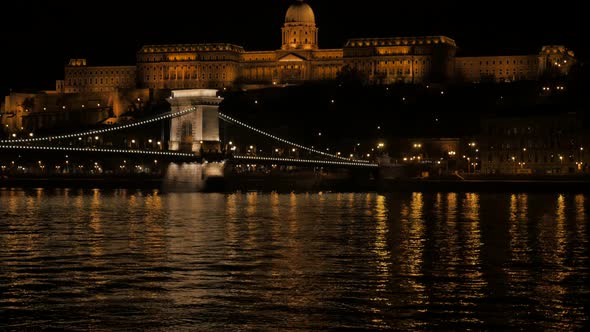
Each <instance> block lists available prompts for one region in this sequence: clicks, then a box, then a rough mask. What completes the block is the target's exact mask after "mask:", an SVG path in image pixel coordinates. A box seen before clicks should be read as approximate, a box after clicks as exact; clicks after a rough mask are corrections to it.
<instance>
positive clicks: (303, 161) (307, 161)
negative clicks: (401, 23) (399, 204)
mask: <svg viewBox="0 0 590 332" xmlns="http://www.w3.org/2000/svg"><path fill="white" fill-rule="evenodd" d="M231 159H233V160H239V161H247V162H257V161H258V162H260V161H266V162H276V163H290V164H315V165H333V166H355V167H375V168H377V167H379V165H378V164H374V163H368V162H358V161H354V160H351V161H332V160H316V159H291V158H274V157H255V156H239V155H237V156H236V155H234V156H232V158H231Z"/></svg>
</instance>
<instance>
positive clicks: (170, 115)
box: [0, 107, 370, 164]
mask: <svg viewBox="0 0 590 332" xmlns="http://www.w3.org/2000/svg"><path fill="white" fill-rule="evenodd" d="M196 110H197V108H196V107H191V108H189V109H186V110H182V111H178V112H168V113H164V114H161V115H158V116H156V117H154V118H151V119H146V120H141V121H138V122H134V123H128V124H121V125H115V126H113V127H110V128H104V129H95V130H89V131H85V132H80V133H74V134H64V135H55V136H46V137H34V138H23V139H12V140H0V144H16V143H35V142H43V141H52V140H59V139H68V138H79V137H83V136H91V135H97V134H104V133H108V132H114V131H118V130H123V129H129V128H134V127H139V126H143V125H146V124H150V123H154V122H159V121H162V120H166V119H171V118H176V117H180V116H183V115H186V114H188V113H192V112H195V111H196ZM218 117H219V118H220V119H222V120H224V121H228V122H231V123H234V124H237V125H240V126H242V127H245V128H247V129H250V130H253V131H255V132H257V133H259V134H261V135H264V136H267V137H270V138H272V139H274V140H276V141H279V142H282V143H285V144H289V145H291V146H295V147H297V148H299V149H303V150H306V151H309V152H312V153H316V154H319V155H322V156H325V157H330V158H334V159H339V160H344V161H346V162H352V163H359V164H370V161H367V160H361V159H353V160H349V159H348V158H344V157H341V156H337V155H333V154H330V153H326V152H323V151H319V150H316V149H313V148H309V147H306V146H303V145H301V144H297V143H294V142H291V141H288V140H286V139H283V138H280V137H278V136H275V135H273V134H270V133H267V132H265V131H263V130H260V129H258V128H255V127H252V126H250V125H248V124H246V123H244V122H241V121H239V120H237V119H234V118H232V117H230V116H228V115H225V114H223V113H221V112H218ZM8 147H12V148H18V147H20V146H19V145H10V146H8V145H7V146H3V148H8ZM40 148H50V147H40ZM63 149H66V148H63ZM68 149H77V148H68ZM79 149H81V150H69V151H96V152H101V151H100V150H104V152H113V151H117V152H120V153H136V152H137V151H140V150H110V149H94V150H92V149H86V148H79ZM55 150H58V149H57V147H56V149H55ZM64 151H68V150H64ZM121 151H136V152H121ZM137 153H139V152H137ZM187 155H188V154H187Z"/></svg>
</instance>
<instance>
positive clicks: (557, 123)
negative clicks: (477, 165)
mask: <svg viewBox="0 0 590 332" xmlns="http://www.w3.org/2000/svg"><path fill="white" fill-rule="evenodd" d="M583 124H584V119H583V117H582V115H581V114H579V113H567V114H554V115H539V116H528V117H494V118H487V119H485V120H484V121H483V126H482V133H481V136H480V137H479V138H478V141H479V149H480V153H481V157H480V159H481V172H482V173H484V174H560V175H563V174H575V173H585V172H587V171H588V163H589V162H590V153H587V152H588V151H587V150H589V149H590V148H589V147H588V144H589V143H590V139H589V138H590V137H589V135H588V132H587V130H586V129H585V128H584V126H583Z"/></svg>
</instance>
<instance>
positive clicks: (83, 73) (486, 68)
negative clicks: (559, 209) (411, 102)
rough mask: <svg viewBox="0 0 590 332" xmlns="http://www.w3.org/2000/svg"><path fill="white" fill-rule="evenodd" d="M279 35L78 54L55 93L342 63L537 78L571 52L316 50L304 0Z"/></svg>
mask: <svg viewBox="0 0 590 332" xmlns="http://www.w3.org/2000/svg"><path fill="white" fill-rule="evenodd" d="M281 35H282V46H281V48H280V49H278V50H272V51H246V50H245V49H244V48H243V47H241V46H237V45H232V44H222V43H214V44H181V45H145V46H143V47H142V48H141V49H140V50H139V51H138V52H137V65H136V66H131V67H89V66H87V65H86V61H85V60H84V59H74V60H72V61H71V62H70V63H69V65H68V66H66V68H65V80H64V81H63V83H62V82H59V83H58V90H60V89H63V92H66V93H76V92H88V91H109V90H112V89H115V88H126V87H132V86H135V85H136V84H137V86H138V87H139V88H150V89H184V88H223V87H230V86H232V85H234V84H236V83H252V84H262V85H269V84H283V83H298V82H303V81H320V80H333V79H335V78H336V77H337V75H338V73H339V72H340V71H341V70H342V69H343V68H345V67H347V68H354V69H356V70H357V71H358V72H360V73H361V74H362V76H363V78H364V79H366V81H367V83H369V84H392V83H425V82H444V81H448V80H453V79H460V80H463V81H466V82H479V81H482V80H494V81H501V82H505V81H515V80H535V79H537V78H538V77H539V75H541V74H542V73H543V72H544V71H545V70H547V69H549V68H555V69H557V70H559V71H560V72H564V73H565V72H567V70H569V68H570V66H571V65H572V64H573V63H574V55H573V53H572V52H571V51H570V50H568V49H566V48H565V47H563V46H544V47H543V48H542V50H541V52H540V53H539V54H532V55H517V56H482V57H457V56H455V53H456V50H457V45H456V43H455V41H454V40H453V39H451V38H449V37H446V36H425V37H393V38H361V39H350V40H348V41H347V42H346V44H345V45H344V48H341V49H320V48H319V46H318V40H319V36H318V28H317V27H316V23H315V15H314V12H313V10H312V9H311V7H310V6H309V5H308V4H307V3H305V2H304V1H302V0H298V1H295V2H294V3H293V4H292V5H291V6H290V7H289V8H288V10H287V13H286V15H285V23H284V25H283V27H282V34H281Z"/></svg>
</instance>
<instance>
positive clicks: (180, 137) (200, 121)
mask: <svg viewBox="0 0 590 332" xmlns="http://www.w3.org/2000/svg"><path fill="white" fill-rule="evenodd" d="M221 101H223V99H222V98H221V97H218V96H217V90H215V89H193V90H174V91H172V96H171V98H170V100H169V103H170V105H171V106H172V107H171V108H172V112H173V113H176V112H182V111H186V110H187V109H190V108H193V107H194V108H196V111H194V112H191V113H188V114H186V115H183V116H180V117H176V118H173V119H172V121H171V124H170V141H169V142H168V149H169V150H172V151H187V152H188V151H191V152H194V153H195V154H196V155H202V154H203V153H215V152H221V144H220V142H219V118H218V112H219V104H220V103H221Z"/></svg>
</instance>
